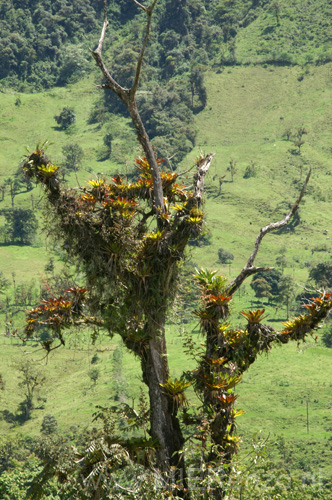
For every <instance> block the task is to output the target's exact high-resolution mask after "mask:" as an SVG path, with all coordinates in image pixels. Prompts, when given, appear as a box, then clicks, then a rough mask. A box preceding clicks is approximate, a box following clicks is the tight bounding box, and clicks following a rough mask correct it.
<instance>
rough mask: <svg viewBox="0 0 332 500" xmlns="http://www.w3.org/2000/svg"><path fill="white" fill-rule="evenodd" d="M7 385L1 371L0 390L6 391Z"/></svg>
mask: <svg viewBox="0 0 332 500" xmlns="http://www.w3.org/2000/svg"><path fill="white" fill-rule="evenodd" d="M5 387H6V384H5V381H4V379H3V376H2V374H1V373H0V391H4V390H5Z"/></svg>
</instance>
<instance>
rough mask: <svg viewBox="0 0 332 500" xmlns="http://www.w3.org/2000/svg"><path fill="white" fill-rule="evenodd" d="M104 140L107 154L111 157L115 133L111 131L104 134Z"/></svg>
mask: <svg viewBox="0 0 332 500" xmlns="http://www.w3.org/2000/svg"><path fill="white" fill-rule="evenodd" d="M103 142H104V144H105V147H106V154H107V156H108V157H110V156H111V154H112V143H113V134H112V133H111V132H109V133H107V134H106V135H104V139H103Z"/></svg>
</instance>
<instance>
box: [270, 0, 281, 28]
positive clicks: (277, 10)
mask: <svg viewBox="0 0 332 500" xmlns="http://www.w3.org/2000/svg"><path fill="white" fill-rule="evenodd" d="M271 9H272V11H273V12H274V15H275V16H276V20H277V24H278V25H279V14H280V3H279V2H278V1H277V0H275V1H274V2H272V4H271Z"/></svg>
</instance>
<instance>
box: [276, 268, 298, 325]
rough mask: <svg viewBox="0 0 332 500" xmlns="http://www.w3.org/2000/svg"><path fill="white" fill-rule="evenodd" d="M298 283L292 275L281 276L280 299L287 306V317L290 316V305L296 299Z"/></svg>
mask: <svg viewBox="0 0 332 500" xmlns="http://www.w3.org/2000/svg"><path fill="white" fill-rule="evenodd" d="M295 290H296V284H295V281H294V279H293V278H292V276H281V278H280V280H279V282H278V291H279V293H278V301H279V302H280V303H281V304H283V305H285V306H286V311H287V319H288V316H289V307H290V304H291V303H292V301H293V300H294V299H295Z"/></svg>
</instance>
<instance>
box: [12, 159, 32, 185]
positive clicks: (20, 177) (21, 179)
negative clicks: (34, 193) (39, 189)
mask: <svg viewBox="0 0 332 500" xmlns="http://www.w3.org/2000/svg"><path fill="white" fill-rule="evenodd" d="M22 165H23V163H22V162H21V163H20V165H19V166H18V167H17V170H16V172H15V175H14V182H16V183H17V184H16V185H17V188H18V189H19V188H21V187H23V188H25V189H26V191H28V192H29V191H31V190H32V189H33V185H32V182H31V180H30V179H29V178H27V177H26V176H25V175H24V172H23V169H22Z"/></svg>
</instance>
